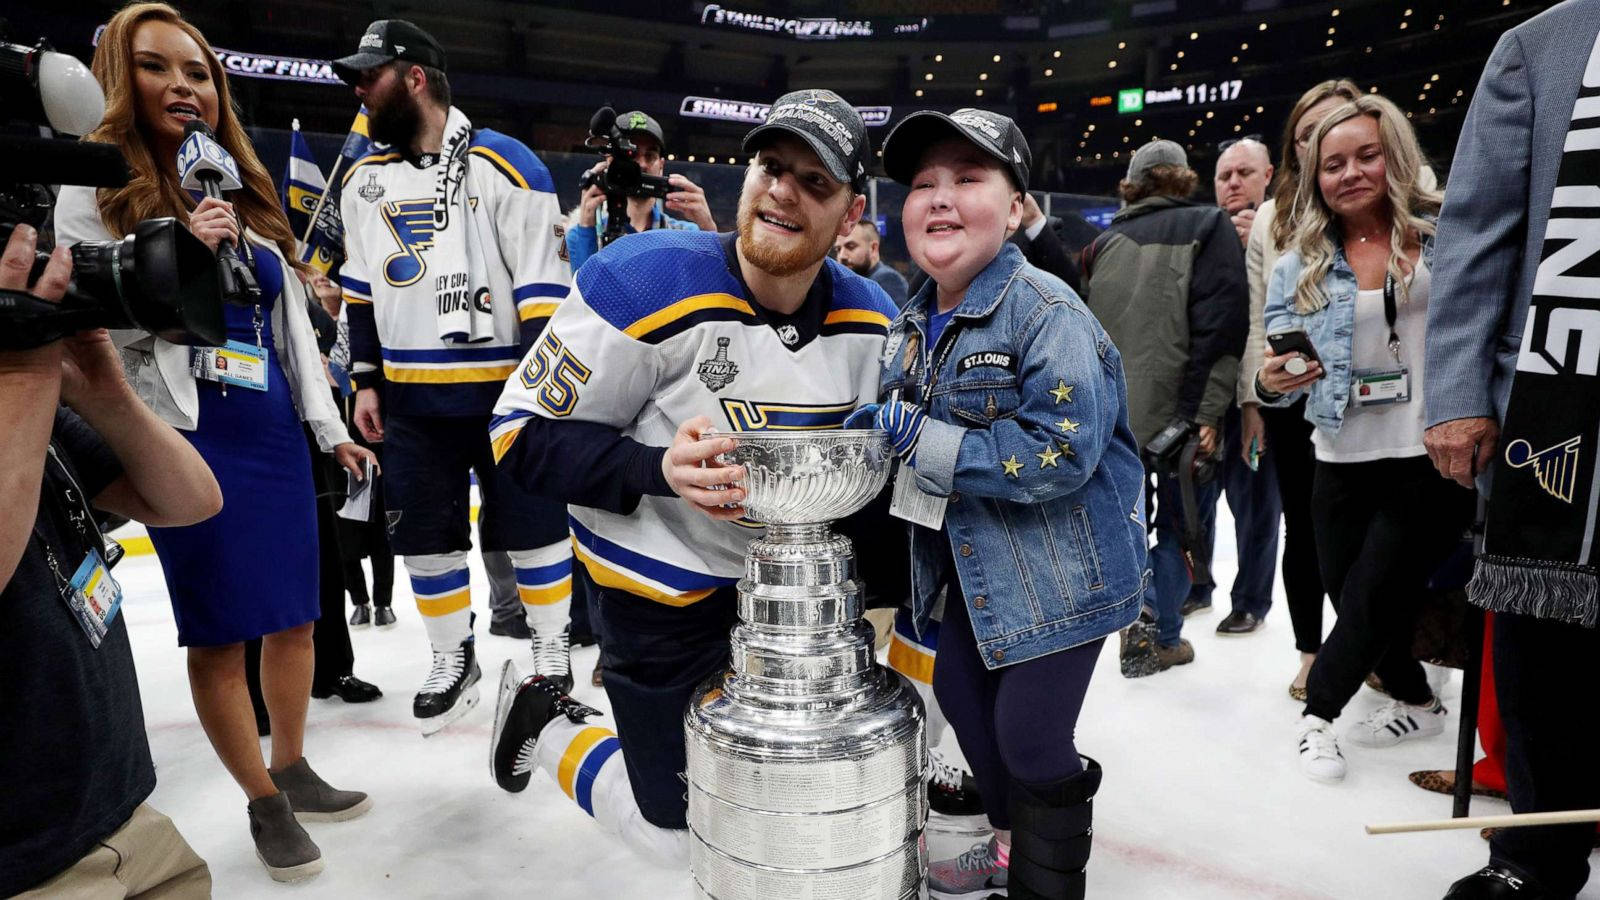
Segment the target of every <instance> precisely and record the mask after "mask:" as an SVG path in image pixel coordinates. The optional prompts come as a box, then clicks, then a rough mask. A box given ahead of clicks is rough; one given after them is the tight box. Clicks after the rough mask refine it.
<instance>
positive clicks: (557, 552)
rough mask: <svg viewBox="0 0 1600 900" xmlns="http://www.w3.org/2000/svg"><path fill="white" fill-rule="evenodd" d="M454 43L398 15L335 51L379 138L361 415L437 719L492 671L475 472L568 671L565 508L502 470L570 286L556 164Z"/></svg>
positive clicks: (363, 265) (364, 259) (357, 307)
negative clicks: (525, 136)
mask: <svg viewBox="0 0 1600 900" xmlns="http://www.w3.org/2000/svg"><path fill="white" fill-rule="evenodd" d="M444 67H445V59H444V51H443V50H442V49H440V47H439V44H438V42H436V41H435V40H434V39H433V37H432V36H431V35H429V34H428V33H427V32H425V31H423V30H422V29H420V28H418V27H417V26H415V25H413V24H411V23H410V22H406V21H403V20H399V19H389V20H382V21H378V22H374V23H372V25H370V26H369V27H368V28H367V32H366V34H364V35H363V36H362V38H361V43H360V46H359V48H358V52H357V53H355V54H354V55H352V56H347V57H345V58H343V59H341V60H338V61H337V62H335V63H334V69H335V70H336V71H337V72H338V73H339V77H340V78H343V79H344V80H345V81H346V82H348V83H349V84H351V85H353V86H355V89H356V96H358V97H360V98H361V100H362V102H364V103H365V104H366V106H367V110H368V114H369V129H370V133H371V136H372V139H373V140H374V141H375V142H377V143H378V144H380V145H387V146H380V147H378V148H376V152H375V153H374V154H373V155H371V156H368V157H366V158H365V159H362V160H360V161H359V162H357V163H356V164H355V165H354V166H352V167H351V168H350V170H349V172H348V173H347V174H346V175H345V182H344V190H343V197H342V199H341V201H340V211H341V212H342V214H343V216H344V225H345V253H346V257H347V258H346V261H345V263H344V267H343V269H342V271H341V273H340V281H341V282H342V284H343V287H344V296H345V300H346V301H347V302H348V303H349V317H350V355H351V360H352V363H353V366H352V368H353V375H354V380H355V382H356V386H357V388H358V393H357V395H356V425H357V427H359V428H360V429H361V432H362V434H363V435H365V436H366V438H367V439H368V440H371V441H383V442H384V458H383V463H384V475H385V476H386V477H385V478H384V486H385V496H384V500H385V503H386V504H387V509H388V516H389V532H390V539H391V542H392V544H393V546H394V552H395V553H397V554H400V555H403V556H404V557H405V563H406V570H407V571H408V572H409V573H410V575H411V586H412V590H413V591H414V592H415V593H416V597H417V609H418V610H419V611H420V612H421V614H422V616H423V621H424V623H425V624H426V626H427V630H428V640H429V642H430V643H431V644H432V645H433V666H432V669H431V671H430V672H429V673H428V677H427V680H426V681H425V682H424V684H423V686H422V689H421V690H420V691H419V692H418V693H417V696H416V700H415V702H414V704H413V707H412V711H413V713H414V715H415V716H416V717H417V718H418V719H419V720H420V724H421V726H422V732H423V734H432V733H434V732H436V731H438V730H439V729H440V728H443V727H444V726H445V725H447V724H449V723H450V722H451V721H453V720H455V719H456V718H457V717H459V716H460V715H461V714H462V713H464V712H466V711H467V710H468V709H470V708H471V707H472V706H473V705H474V704H475V703H476V702H477V699H478V689H477V687H476V684H477V681H478V678H479V669H478V663H477V660H476V658H475V654H474V644H473V634H472V610H471V596H470V592H469V589H468V575H467V550H468V549H470V548H471V536H470V525H469V522H468V514H467V513H468V507H469V504H468V472H469V470H470V471H475V472H477V475H478V484H479V488H480V490H481V491H482V496H483V505H482V512H481V516H480V518H479V536H480V538H481V539H482V541H483V543H484V546H485V549H488V550H505V551H508V553H509V555H510V556H511V560H512V563H513V565H514V566H515V567H516V574H517V590H518V593H519V594H520V595H521V597H522V602H523V609H524V611H525V612H526V614H527V621H528V627H529V628H530V629H531V630H532V631H533V658H534V665H535V669H536V671H538V672H539V673H540V674H543V675H546V676H549V677H550V678H551V680H552V681H555V682H558V683H560V684H563V685H570V684H571V681H572V676H571V673H570V669H571V666H570V661H569V657H568V652H567V633H566V628H567V618H568V609H569V607H570V598H571V585H572V579H571V572H572V551H571V548H570V545H569V543H568V535H567V524H566V511H565V509H564V507H563V506H562V505H561V504H560V503H557V502H554V501H551V500H547V499H542V498H539V497H535V496H533V495H530V494H528V493H527V492H526V491H523V490H521V489H519V488H518V486H517V485H516V483H515V482H513V481H512V480H511V479H508V478H504V477H501V476H500V475H499V474H498V473H497V472H496V470H495V467H494V465H493V462H492V456H491V452H490V447H489V441H488V437H487V434H486V430H487V427H488V423H489V413H490V411H491V409H492V408H493V406H494V400H495V397H496V396H497V395H498V394H499V393H500V388H501V385H502V384H504V382H505V379H506V377H507V376H508V375H509V374H511V373H512V372H513V371H514V370H515V369H516V367H517V363H518V361H519V360H520V359H521V358H522V354H523V351H524V350H525V349H526V348H527V347H528V346H530V345H531V344H532V342H533V340H534V339H535V338H536V337H537V335H538V334H539V332H540V330H541V329H542V328H543V325H544V323H545V322H546V321H547V320H548V318H549V316H550V315H551V313H552V312H554V311H555V309H556V307H557V305H558V304H559V303H560V301H561V300H562V298H564V297H565V296H566V294H567V289H568V286H569V284H570V281H571V275H570V272H569V270H568V268H567V264H566V262H565V260H564V259H563V258H562V256H561V250H562V248H563V247H564V246H565V245H564V243H563V241H562V233H561V228H560V222H561V211H560V208H559V206H558V204H557V202H556V195H555V187H554V185H553V184H552V183H551V180H550V173H549V171H548V170H547V169H545V167H544V164H543V163H541V162H540V161H539V159H538V157H536V156H534V155H533V153H532V152H531V151H529V150H528V148H527V147H525V146H523V145H522V144H521V143H520V142H518V141H516V140H513V139H511V138H509V137H506V136H505V135H503V134H498V133H496V132H493V131H490V130H488V129H474V128H473V127H472V123H471V122H470V121H468V120H467V117H466V115H464V114H463V113H462V112H461V110H459V109H456V108H455V107H454V106H451V105H450V86H449V83H448V82H447V81H446V80H445V75H444Z"/></svg>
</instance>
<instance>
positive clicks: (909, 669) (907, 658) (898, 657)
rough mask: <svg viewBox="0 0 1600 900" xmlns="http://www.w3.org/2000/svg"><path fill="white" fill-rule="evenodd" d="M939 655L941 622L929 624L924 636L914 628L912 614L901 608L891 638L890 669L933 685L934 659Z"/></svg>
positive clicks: (921, 682)
mask: <svg viewBox="0 0 1600 900" xmlns="http://www.w3.org/2000/svg"><path fill="white" fill-rule="evenodd" d="M938 652H939V623H938V622H929V623H928V627H927V629H925V630H924V632H923V635H922V637H921V638H920V639H919V638H918V637H917V632H916V630H915V629H914V628H913V627H912V625H911V611H910V610H908V609H903V608H902V609H901V610H900V611H899V612H898V613H896V614H895V617H894V632H893V633H892V634H890V636H889V668H891V669H893V670H895V671H896V672H899V673H900V674H901V675H904V676H906V677H907V678H909V679H911V680H912V681H915V682H917V683H918V684H927V685H931V684H933V663H934V657H935V656H936V655H937V654H938Z"/></svg>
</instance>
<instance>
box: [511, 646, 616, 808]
mask: <svg viewBox="0 0 1600 900" xmlns="http://www.w3.org/2000/svg"><path fill="white" fill-rule="evenodd" d="M598 715H601V712H600V711H599V710H597V709H593V708H591V707H588V706H584V705H583V704H582V703H579V702H578V701H576V700H574V699H572V698H571V697H568V696H567V695H566V692H565V691H563V690H562V689H561V687H560V685H558V684H557V683H556V682H554V681H552V680H551V679H549V678H547V677H545V676H544V675H538V674H535V675H529V676H527V677H523V675H522V673H521V672H519V671H517V664H516V662H515V661H513V660H509V659H508V660H506V663H505V665H504V666H501V667H500V691H499V697H498V699H497V700H496V701H495V707H494V734H493V736H492V737H491V738H490V740H489V771H490V773H491V774H493V775H494V780H495V783H496V784H498V785H500V787H501V788H503V789H504V790H507V791H509V792H511V793H513V794H515V793H518V792H520V791H522V790H523V789H524V788H526V787H527V786H528V779H529V777H530V776H531V775H532V774H533V770H534V768H535V767H536V766H537V765H538V758H537V757H536V756H535V755H534V748H535V746H537V745H538V742H539V732H541V731H543V730H544V726H546V725H548V724H550V722H551V720H553V719H554V718H555V717H556V716H566V717H567V718H568V719H571V720H572V721H573V722H583V721H586V720H588V718H589V717H590V716H598Z"/></svg>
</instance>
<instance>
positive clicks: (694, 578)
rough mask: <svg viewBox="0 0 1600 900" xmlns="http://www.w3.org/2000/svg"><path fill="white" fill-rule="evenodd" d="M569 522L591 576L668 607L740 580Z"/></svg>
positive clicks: (574, 545) (575, 546)
mask: <svg viewBox="0 0 1600 900" xmlns="http://www.w3.org/2000/svg"><path fill="white" fill-rule="evenodd" d="M567 521H568V522H569V523H570V524H571V526H572V549H573V551H574V552H575V553H577V555H578V559H579V560H581V561H582V562H583V565H584V568H586V569H588V571H589V577H591V578H593V579H594V580H595V583H596V584H599V585H600V586H602V587H609V588H616V589H617V590H623V591H627V592H628V593H630V594H635V595H637V596H640V597H644V598H645V599H647V600H654V601H656V602H657V603H665V604H666V605H668V606H688V605H690V604H691V603H698V602H699V601H701V600H704V599H705V598H707V597H709V596H711V594H712V593H713V592H714V591H716V590H717V588H720V587H726V586H728V585H731V584H735V583H736V582H738V579H737V578H722V577H719V576H716V575H707V574H705V573H704V572H694V571H691V570H689V569H683V568H679V567H677V566H674V565H672V564H670V563H665V562H662V561H661V560H659V559H652V558H650V557H648V556H645V555H644V554H642V553H636V552H634V551H632V550H629V549H628V548H626V547H623V546H620V545H618V544H614V543H612V542H611V541H608V540H606V539H605V538H603V537H600V536H599V535H597V534H595V533H594V532H592V531H590V530H589V529H587V528H585V527H584V525H583V523H582V522H579V521H578V520H577V519H574V518H570V517H569V518H568V520H567Z"/></svg>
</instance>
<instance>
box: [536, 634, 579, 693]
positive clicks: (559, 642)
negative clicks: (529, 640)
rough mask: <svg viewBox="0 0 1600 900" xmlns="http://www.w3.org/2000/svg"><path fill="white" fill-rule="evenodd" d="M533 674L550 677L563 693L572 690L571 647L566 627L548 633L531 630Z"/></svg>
mask: <svg viewBox="0 0 1600 900" xmlns="http://www.w3.org/2000/svg"><path fill="white" fill-rule="evenodd" d="M533 674H535V675H543V676H544V677H546V678H548V679H550V681H551V682H553V683H554V684H555V685H556V686H557V687H559V688H561V693H563V694H566V693H570V692H571V691H572V647H571V644H570V632H569V630H568V629H566V628H563V629H561V630H560V631H559V632H557V633H555V634H549V635H547V634H543V633H540V632H537V631H535V632H533Z"/></svg>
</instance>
